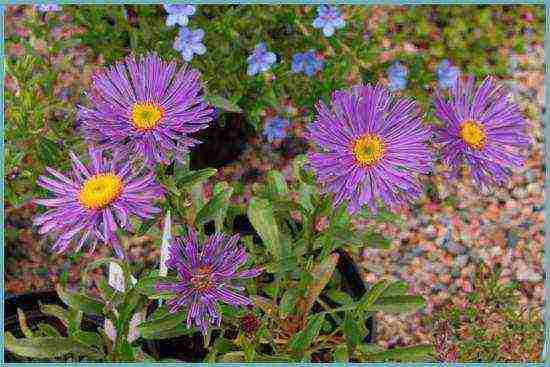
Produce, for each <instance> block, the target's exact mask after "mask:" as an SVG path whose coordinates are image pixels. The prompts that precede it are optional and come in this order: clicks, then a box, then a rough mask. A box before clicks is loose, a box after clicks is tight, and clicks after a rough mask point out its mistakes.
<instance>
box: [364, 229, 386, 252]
mask: <svg viewBox="0 0 550 367" xmlns="http://www.w3.org/2000/svg"><path fill="white" fill-rule="evenodd" d="M363 244H364V245H365V246H367V247H370V248H378V249H384V250H388V249H389V248H390V247H391V240H390V239H388V238H386V237H384V236H382V235H381V234H379V233H374V232H367V233H365V235H364V236H363Z"/></svg>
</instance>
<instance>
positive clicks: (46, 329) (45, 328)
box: [36, 322, 61, 337]
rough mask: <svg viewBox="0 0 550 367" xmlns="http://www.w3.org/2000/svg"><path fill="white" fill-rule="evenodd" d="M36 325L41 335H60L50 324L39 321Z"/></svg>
mask: <svg viewBox="0 0 550 367" xmlns="http://www.w3.org/2000/svg"><path fill="white" fill-rule="evenodd" d="M36 327H37V328H38V331H39V332H40V333H41V334H42V336H51V337H61V333H60V332H59V331H58V330H57V329H56V328H54V327H53V326H52V325H50V324H46V323H44V322H40V323H38V325H36Z"/></svg>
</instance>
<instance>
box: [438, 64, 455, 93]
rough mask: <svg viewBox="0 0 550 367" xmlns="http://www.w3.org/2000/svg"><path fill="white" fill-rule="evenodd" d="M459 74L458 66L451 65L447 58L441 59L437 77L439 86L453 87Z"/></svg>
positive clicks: (444, 87)
mask: <svg viewBox="0 0 550 367" xmlns="http://www.w3.org/2000/svg"><path fill="white" fill-rule="evenodd" d="M459 75H460V70H459V69H458V68H457V67H456V66H453V65H451V63H450V62H449V60H447V59H445V60H443V61H441V62H440V63H439V65H438V66H437V79H438V80H439V87H440V88H441V89H448V88H450V87H452V86H453V85H454V84H455V82H456V80H457V79H458V76H459Z"/></svg>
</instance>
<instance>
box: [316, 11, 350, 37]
mask: <svg viewBox="0 0 550 367" xmlns="http://www.w3.org/2000/svg"><path fill="white" fill-rule="evenodd" d="M317 15H318V16H317V18H315V20H314V21H313V23H312V24H313V27H315V28H323V34H324V35H325V36H326V37H330V36H332V35H333V34H334V30H335V29H340V28H344V26H345V25H346V22H345V20H344V19H343V18H342V15H341V14H340V10H338V8H337V7H335V6H332V5H321V6H319V7H318V8H317Z"/></svg>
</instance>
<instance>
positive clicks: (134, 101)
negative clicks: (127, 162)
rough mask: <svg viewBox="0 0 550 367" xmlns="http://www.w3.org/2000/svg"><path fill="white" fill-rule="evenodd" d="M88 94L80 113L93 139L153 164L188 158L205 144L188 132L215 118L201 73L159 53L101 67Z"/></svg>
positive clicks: (104, 145)
mask: <svg viewBox="0 0 550 367" xmlns="http://www.w3.org/2000/svg"><path fill="white" fill-rule="evenodd" d="M88 97H89V99H90V101H91V107H89V108H88V107H83V106H79V112H78V119H80V120H82V129H83V130H84V132H85V137H86V139H87V140H88V142H89V143H90V144H96V145H97V146H98V147H102V148H113V149H116V150H120V151H122V152H124V153H126V154H135V155H136V156H138V157H141V158H143V159H144V160H145V162H147V164H149V165H151V166H152V165H154V164H155V163H156V162H162V163H165V164H169V163H170V162H172V161H173V160H174V159H176V160H178V161H181V160H183V159H184V157H185V154H186V153H187V151H188V148H189V147H192V146H194V145H196V144H198V143H200V142H199V141H198V140H195V139H191V138H190V137H188V135H187V134H189V133H192V132H195V131H198V130H200V129H204V128H206V127H208V123H209V122H210V121H211V120H212V116H211V115H212V112H213V109H212V108H211V107H210V106H208V104H207V103H206V102H205V101H204V100H203V87H202V84H201V80H200V73H199V72H198V71H197V70H194V69H189V68H188V67H187V66H183V67H181V68H180V67H179V66H178V65H177V64H176V63H175V62H174V61H172V62H170V63H168V62H164V61H162V60H161V59H160V58H159V57H158V56H157V55H155V54H149V55H146V56H144V57H142V58H141V59H139V60H137V61H136V59H135V58H134V57H133V56H129V57H128V58H126V60H125V62H120V63H117V64H115V65H114V66H111V67H109V68H105V69H102V70H101V71H100V72H98V73H97V74H96V75H94V76H93V78H92V87H91V92H90V93H89V94H88Z"/></svg>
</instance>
